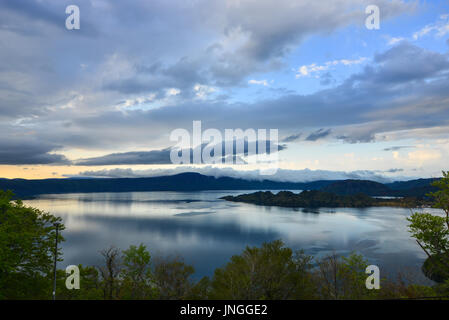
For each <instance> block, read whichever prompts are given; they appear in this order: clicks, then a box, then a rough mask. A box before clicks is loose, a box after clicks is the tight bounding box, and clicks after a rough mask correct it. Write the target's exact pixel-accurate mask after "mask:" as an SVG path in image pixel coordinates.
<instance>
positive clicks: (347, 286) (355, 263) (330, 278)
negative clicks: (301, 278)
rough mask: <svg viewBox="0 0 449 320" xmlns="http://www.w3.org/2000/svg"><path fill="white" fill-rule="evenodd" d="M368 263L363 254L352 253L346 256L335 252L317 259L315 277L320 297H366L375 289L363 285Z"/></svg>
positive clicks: (372, 294) (373, 292) (371, 295)
mask: <svg viewBox="0 0 449 320" xmlns="http://www.w3.org/2000/svg"><path fill="white" fill-rule="evenodd" d="M367 266H368V263H367V262H366V261H365V260H364V258H363V256H361V255H357V254H355V253H352V254H351V255H349V256H348V257H339V256H337V255H335V254H333V255H330V256H327V257H325V258H323V259H321V260H320V261H318V270H317V271H316V273H315V279H316V281H317V286H318V288H319V292H320V297H321V298H322V299H368V298H373V297H374V295H375V291H373V290H368V289H367V288H366V285H365V281H366V278H367V274H366V273H365V270H366V267H367Z"/></svg>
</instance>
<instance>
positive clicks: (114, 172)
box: [71, 166, 410, 183]
mask: <svg viewBox="0 0 449 320" xmlns="http://www.w3.org/2000/svg"><path fill="white" fill-rule="evenodd" d="M397 170H398V171H397V172H400V169H397ZM183 172H197V173H201V174H204V175H208V176H214V177H217V178H219V177H232V178H242V179H248V180H258V181H260V180H263V179H267V176H261V175H260V174H259V171H258V170H236V169H233V168H231V167H226V168H218V167H213V166H203V167H189V166H183V167H176V168H174V169H150V170H133V169H120V168H114V169H109V170H95V171H92V170H90V171H82V172H80V173H79V174H78V175H76V176H77V177H103V178H139V177H155V176H164V175H173V174H178V173H183ZM71 177H73V176H71ZM345 179H360V180H372V181H377V182H381V183H388V182H392V181H396V180H407V179H410V178H409V177H401V176H395V177H387V176H384V175H381V174H379V172H377V171H371V170H357V171H348V172H345V171H330V170H310V169H303V170H287V169H278V171H277V172H276V174H275V175H272V176H269V180H272V181H281V182H309V181H317V180H345Z"/></svg>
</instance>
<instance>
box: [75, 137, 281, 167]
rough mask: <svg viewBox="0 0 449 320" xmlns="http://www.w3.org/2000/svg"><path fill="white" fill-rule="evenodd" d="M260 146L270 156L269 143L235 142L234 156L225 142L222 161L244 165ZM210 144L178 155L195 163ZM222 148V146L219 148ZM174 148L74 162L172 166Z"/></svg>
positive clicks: (273, 144) (91, 164) (125, 153)
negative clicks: (195, 154)
mask: <svg viewBox="0 0 449 320" xmlns="http://www.w3.org/2000/svg"><path fill="white" fill-rule="evenodd" d="M238 143H242V146H243V148H242V149H241V150H237V144H238ZM259 144H261V145H263V144H265V148H266V149H265V152H264V153H267V154H270V153H271V152H272V150H271V149H270V142H269V141H265V140H262V141H249V142H248V141H246V140H245V141H241V140H239V141H234V143H233V144H232V154H226V149H225V148H226V143H225V142H223V143H222V144H221V154H222V157H221V160H222V161H223V162H224V161H225V160H226V158H227V157H229V156H230V157H233V160H234V162H235V163H244V162H245V159H244V156H246V155H248V154H249V153H250V152H251V151H252V150H256V153H257V154H261V153H262V152H259V148H258V146H259ZM207 145H208V144H207V143H205V144H203V145H201V146H199V147H197V148H194V149H192V148H190V149H182V150H181V149H180V150H178V153H181V152H184V153H188V154H189V155H190V157H189V161H190V163H194V156H193V155H194V153H195V152H200V154H202V152H203V150H204V148H205V147H206V146H207ZM272 146H273V148H274V150H276V149H277V151H282V150H284V149H286V146H285V145H277V144H276V143H273V142H272ZM210 147H211V148H215V146H210ZM219 148H220V146H219ZM274 150H273V151H274ZM171 151H172V148H164V149H161V150H151V151H133V152H123V153H111V154H107V155H104V156H101V157H94V158H87V159H79V160H77V161H74V164H75V165H79V166H109V165H142V164H172V161H171V159H170V153H171ZM210 155H211V156H214V152H213V150H212V152H211V153H210Z"/></svg>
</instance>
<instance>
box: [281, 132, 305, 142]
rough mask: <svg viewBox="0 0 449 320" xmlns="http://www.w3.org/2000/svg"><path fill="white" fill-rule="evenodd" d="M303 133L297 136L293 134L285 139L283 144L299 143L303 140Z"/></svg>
mask: <svg viewBox="0 0 449 320" xmlns="http://www.w3.org/2000/svg"><path fill="white" fill-rule="evenodd" d="M301 136H302V133H296V134H292V135H290V136H287V137H285V138H284V139H282V142H293V141H297V140H299V138H301Z"/></svg>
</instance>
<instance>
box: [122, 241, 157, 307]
mask: <svg viewBox="0 0 449 320" xmlns="http://www.w3.org/2000/svg"><path fill="white" fill-rule="evenodd" d="M122 253H123V269H122V271H121V277H122V289H121V297H122V299H134V300H136V299H150V298H153V297H154V294H155V292H154V289H153V286H152V271H151V255H150V253H149V252H148V251H147V248H146V246H144V245H143V244H140V245H139V246H138V247H136V246H133V245H132V246H130V247H129V248H128V249H127V250H124V251H122Z"/></svg>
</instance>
